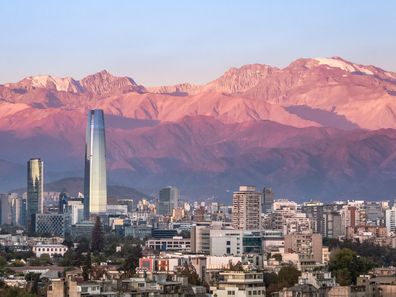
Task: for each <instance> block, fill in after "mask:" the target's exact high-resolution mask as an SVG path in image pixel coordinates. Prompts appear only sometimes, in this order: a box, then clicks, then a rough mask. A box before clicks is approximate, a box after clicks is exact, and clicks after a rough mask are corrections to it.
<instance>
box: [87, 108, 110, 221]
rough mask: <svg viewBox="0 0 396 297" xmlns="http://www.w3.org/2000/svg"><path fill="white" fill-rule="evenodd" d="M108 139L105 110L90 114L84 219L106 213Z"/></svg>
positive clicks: (97, 110)
mask: <svg viewBox="0 0 396 297" xmlns="http://www.w3.org/2000/svg"><path fill="white" fill-rule="evenodd" d="M106 207H107V178H106V138H105V123H104V115H103V110H101V109H95V110H91V111H89V113H88V123H87V128H86V143H85V170H84V219H85V220H89V219H90V216H91V214H101V213H105V212H106Z"/></svg>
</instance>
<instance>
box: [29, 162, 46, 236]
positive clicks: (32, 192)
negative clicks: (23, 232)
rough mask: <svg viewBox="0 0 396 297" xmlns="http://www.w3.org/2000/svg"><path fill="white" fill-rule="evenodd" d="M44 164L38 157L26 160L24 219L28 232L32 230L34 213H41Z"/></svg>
mask: <svg viewBox="0 0 396 297" xmlns="http://www.w3.org/2000/svg"><path fill="white" fill-rule="evenodd" d="M43 170H44V165H43V161H41V159H39V158H34V159H30V160H29V161H28V162H27V199H26V219H27V227H28V230H29V231H30V232H33V231H34V224H33V220H34V215H36V214H41V213H43V200H44V197H43V194H44V191H43V190H44V172H43Z"/></svg>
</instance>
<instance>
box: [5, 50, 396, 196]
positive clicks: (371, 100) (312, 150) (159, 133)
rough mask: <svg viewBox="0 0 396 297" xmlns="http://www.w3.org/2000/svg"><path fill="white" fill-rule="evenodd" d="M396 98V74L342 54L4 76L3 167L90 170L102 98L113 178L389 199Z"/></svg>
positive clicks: (191, 191) (221, 190)
mask: <svg viewBox="0 0 396 297" xmlns="http://www.w3.org/2000/svg"><path fill="white" fill-rule="evenodd" d="M33 82H34V85H33ZM81 82H83V83H81ZM395 96H396V74H395V73H393V72H390V71H386V70H382V69H380V68H377V67H375V66H370V65H368V66H365V65H360V64H356V63H353V62H349V61H346V60H344V59H342V58H340V57H332V58H314V59H306V58H302V59H298V60H296V61H294V62H292V63H290V64H289V65H288V66H286V67H284V68H277V67H271V66H267V65H261V64H252V65H245V66H242V67H239V68H231V69H229V70H228V71H226V72H225V73H224V74H223V75H222V76H220V77H219V78H217V79H215V80H212V81H210V82H208V83H207V84H203V85H193V84H179V85H174V86H160V87H146V86H141V85H139V84H138V83H136V82H135V81H134V80H133V79H132V78H129V77H117V76H113V75H111V74H110V73H108V72H107V71H101V72H98V73H96V74H93V75H90V76H87V77H85V78H83V79H81V80H78V81H77V80H74V79H72V78H62V79H59V78H54V77H51V76H44V77H38V78H37V77H36V78H33V77H31V78H30V79H27V80H26V79H25V80H21V81H20V82H18V83H12V84H4V85H0V142H1V143H2V146H1V147H0V159H2V160H4V161H5V162H9V163H3V165H2V164H1V163H0V172H7V170H11V171H12V172H14V173H15V174H13V175H12V179H13V180H10V181H7V184H12V182H15V180H16V179H17V178H18V174H19V172H21V168H20V167H19V169H17V167H18V165H12V164H19V163H23V164H24V162H25V161H23V162H21V160H27V159H29V158H30V157H31V156H40V157H42V159H44V161H45V164H46V168H48V170H49V171H51V172H59V174H63V173H67V176H73V175H74V176H76V173H81V174H82V172H83V171H82V166H83V152H84V141H85V136H84V133H85V125H86V114H87V111H88V110H89V109H92V108H101V109H103V110H104V112H105V122H106V132H107V148H108V170H109V176H110V178H111V180H113V181H117V184H122V185H126V186H132V187H134V188H138V189H141V191H143V192H146V193H152V192H155V191H156V190H158V188H160V187H163V186H166V185H169V184H172V185H176V186H179V187H180V188H181V190H182V192H184V193H185V195H186V196H187V198H188V197H190V198H197V197H199V198H203V197H209V196H211V195H216V197H219V199H223V200H224V199H228V198H229V196H228V194H227V193H228V192H226V191H225V189H233V188H235V187H236V186H237V185H238V184H241V183H255V184H257V185H258V186H261V185H262V186H264V185H267V186H268V185H270V186H273V187H274V188H276V189H278V192H279V193H283V194H284V195H287V196H289V197H292V198H296V199H297V198H299V197H305V196H307V197H308V196H309V197H310V198H313V199H314V198H323V199H331V198H334V199H335V198H348V197H351V196H353V197H358V196H362V197H366V196H365V195H367V194H368V193H371V194H372V195H377V196H376V197H378V198H380V197H384V196H387V197H390V196H393V195H394V192H395V191H394V190H393V186H392V184H393V182H394V179H395V175H394V174H393V172H396V170H394V168H396V167H395V166H396V163H395V161H394V155H395V154H394V153H393V151H394V150H396V145H395V143H394V142H395V141H394V140H395V138H396V136H395V133H396V132H395V131H396V101H395V99H396V97H395ZM387 129H389V130H387ZM2 167H3V168H4V169H3V171H2ZM7 168H8V169H7ZM12 168H15V169H12ZM77 175H78V174H77ZM60 177H61V176H60ZM23 179H24V175H23V177H21V179H20V180H23ZM370 184H371V185H373V186H377V187H379V188H380V189H381V190H380V192H379V193H378V194H375V193H374V194H373V190H372V189H371V188H368V186H367V185H370ZM0 189H2V190H8V189H9V187H7V186H6V183H5V182H3V184H1V182H0ZM200 191H201V192H200ZM332 195H334V196H336V197H333V196H332Z"/></svg>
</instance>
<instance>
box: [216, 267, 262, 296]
mask: <svg viewBox="0 0 396 297" xmlns="http://www.w3.org/2000/svg"><path fill="white" fill-rule="evenodd" d="M220 278H221V279H222V280H221V281H219V283H218V284H217V286H216V287H211V288H210V290H211V295H212V296H217V297H230V296H233V297H234V296H235V297H248V296H250V297H253V296H263V297H264V296H265V284H264V282H263V273H262V272H244V271H227V272H220Z"/></svg>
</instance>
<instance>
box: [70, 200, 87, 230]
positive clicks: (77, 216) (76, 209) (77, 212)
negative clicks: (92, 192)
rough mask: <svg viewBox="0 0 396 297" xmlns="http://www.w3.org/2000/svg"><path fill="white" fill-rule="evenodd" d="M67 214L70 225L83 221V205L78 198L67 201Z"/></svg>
mask: <svg viewBox="0 0 396 297" xmlns="http://www.w3.org/2000/svg"><path fill="white" fill-rule="evenodd" d="M67 213H68V214H69V215H70V224H71V225H75V224H77V223H80V222H82V221H83V220H84V204H83V200H82V199H80V198H76V199H69V200H68V201H67Z"/></svg>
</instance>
